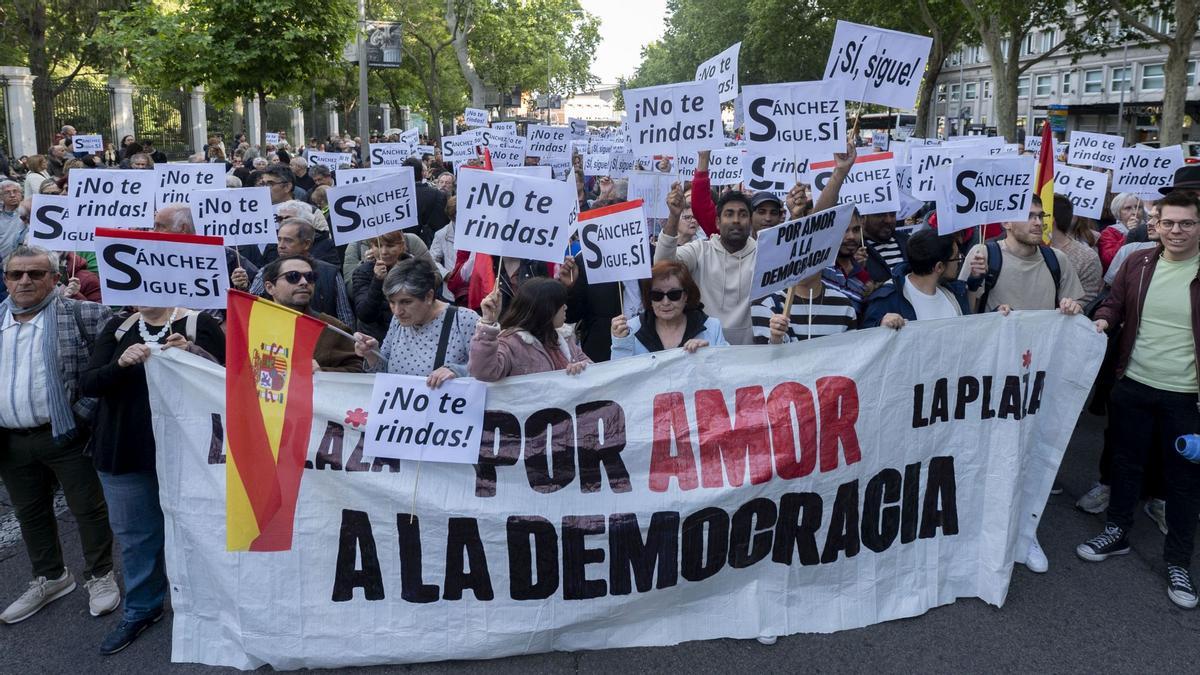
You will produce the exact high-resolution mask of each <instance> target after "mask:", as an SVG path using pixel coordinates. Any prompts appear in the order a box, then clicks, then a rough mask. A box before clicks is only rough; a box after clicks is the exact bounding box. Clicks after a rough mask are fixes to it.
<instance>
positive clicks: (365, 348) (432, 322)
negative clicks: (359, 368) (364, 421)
mask: <svg viewBox="0 0 1200 675" xmlns="http://www.w3.org/2000/svg"><path fill="white" fill-rule="evenodd" d="M441 285H442V284H441V278H440V277H439V275H438V273H437V270H436V269H435V268H434V266H433V263H431V262H429V261H428V260H426V259H424V258H409V259H407V260H402V261H400V262H399V263H397V264H396V266H395V267H393V268H392V269H391V270H390V271H389V272H388V274H387V277H386V278H385V279H384V281H383V293H384V295H385V296H387V302H388V306H389V307H390V308H391V310H392V322H391V325H389V326H388V331H387V335H386V336H385V337H384V339H383V343H382V345H381V344H380V342H379V341H378V340H376V339H375V338H373V337H371V336H369V335H364V334H363V333H356V334H355V336H354V337H355V340H356V342H355V345H354V350H355V352H356V353H357V354H358V355H359V356H361V357H362V358H363V359H365V362H364V364H363V370H366V371H367V372H385V373H390V374H397V375H413V376H418V377H425V376H428V378H429V379H428V380H427V381H426V384H427V385H428V386H429V387H431V388H434V389H436V388H437V387H438V386H439V385H441V384H442V383H443V382H445V381H446V380H449V379H451V378H455V377H466V375H467V361H468V359H469V358H470V347H471V336H472V335H474V334H475V329H476V325H477V324H478V323H479V315H478V314H476V313H475V312H473V311H471V310H470V309H467V308H466V307H455V306H453V305H450V304H449V303H446V302H443V301H441V300H439V299H438V298H437V294H438V290H439V288H440V287H441ZM376 348H378V351H376Z"/></svg>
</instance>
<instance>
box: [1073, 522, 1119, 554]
mask: <svg viewBox="0 0 1200 675" xmlns="http://www.w3.org/2000/svg"><path fill="white" fill-rule="evenodd" d="M1126 553H1129V542H1128V541H1126V540H1125V530H1122V529H1121V528H1119V527H1117V526H1116V525H1113V524H1111V523H1110V524H1108V525H1105V526H1104V531H1103V532H1101V533H1100V534H1098V535H1096V536H1094V537H1092V538H1091V539H1088V540H1087V541H1086V542H1084V543H1082V544H1080V545H1078V546H1076V547H1075V554H1076V555H1078V556H1079V557H1080V558H1083V559H1084V560H1087V561H1089V562H1100V561H1102V560H1105V559H1106V558H1108V556H1110V555H1125V554H1126Z"/></svg>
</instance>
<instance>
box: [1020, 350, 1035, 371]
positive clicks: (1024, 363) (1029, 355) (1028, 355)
mask: <svg viewBox="0 0 1200 675" xmlns="http://www.w3.org/2000/svg"><path fill="white" fill-rule="evenodd" d="M1032 362H1033V352H1032V351H1030V350H1028V349H1026V350H1025V353H1024V354H1022V355H1021V367H1022V368H1028V367H1029V364H1030V363H1032Z"/></svg>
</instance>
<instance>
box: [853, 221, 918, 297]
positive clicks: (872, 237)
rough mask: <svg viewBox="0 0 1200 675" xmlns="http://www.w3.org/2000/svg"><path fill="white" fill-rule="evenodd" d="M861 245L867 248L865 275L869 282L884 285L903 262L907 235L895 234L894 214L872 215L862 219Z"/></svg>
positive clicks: (902, 233)
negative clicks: (868, 277)
mask: <svg viewBox="0 0 1200 675" xmlns="http://www.w3.org/2000/svg"><path fill="white" fill-rule="evenodd" d="M863 237H864V241H863V243H864V244H866V246H867V273H868V274H870V275H871V281H874V282H876V283H880V284H882V283H884V282H885V281H887V280H888V279H891V278H892V275H893V274H894V273H895V270H896V268H897V267H898V266H899V265H900V263H902V262H904V261H905V257H904V245H905V243H906V242H907V241H908V234H907V233H904V232H896V214H895V212H888V213H873V214H871V215H869V216H866V217H864V218H863Z"/></svg>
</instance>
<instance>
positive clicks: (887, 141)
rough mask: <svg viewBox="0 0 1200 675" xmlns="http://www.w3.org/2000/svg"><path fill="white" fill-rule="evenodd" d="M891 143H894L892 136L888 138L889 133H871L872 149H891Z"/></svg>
mask: <svg viewBox="0 0 1200 675" xmlns="http://www.w3.org/2000/svg"><path fill="white" fill-rule="evenodd" d="M891 142H892V139H891V137H890V136H888V132H886V131H872V132H871V147H873V148H875V149H876V150H888V149H890V148H889V146H890V145H891Z"/></svg>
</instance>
